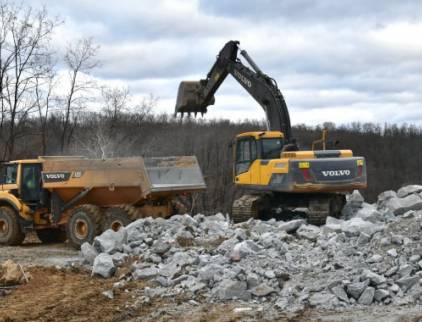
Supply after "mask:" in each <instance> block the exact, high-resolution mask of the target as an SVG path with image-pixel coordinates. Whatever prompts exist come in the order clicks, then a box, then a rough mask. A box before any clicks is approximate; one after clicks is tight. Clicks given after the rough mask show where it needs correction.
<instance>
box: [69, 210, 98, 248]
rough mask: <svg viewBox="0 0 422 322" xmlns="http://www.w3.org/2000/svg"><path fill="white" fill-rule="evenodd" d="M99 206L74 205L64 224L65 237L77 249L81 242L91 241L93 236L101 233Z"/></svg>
mask: <svg viewBox="0 0 422 322" xmlns="http://www.w3.org/2000/svg"><path fill="white" fill-rule="evenodd" d="M101 228H102V226H101V212H100V208H99V207H97V206H94V205H83V206H79V207H76V208H74V209H73V210H72V212H71V214H70V218H69V221H68V222H67V225H66V234H67V239H68V240H69V242H70V244H71V245H72V246H73V247H74V248H76V249H79V248H80V247H81V245H82V244H83V243H92V242H93V241H94V238H95V236H97V235H99V234H100V233H101Z"/></svg>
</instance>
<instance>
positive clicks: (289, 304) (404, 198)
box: [81, 185, 422, 312]
mask: <svg viewBox="0 0 422 322" xmlns="http://www.w3.org/2000/svg"><path fill="white" fill-rule="evenodd" d="M420 209H422V186H415V185H414V186H406V187H403V188H401V189H400V190H399V191H397V193H396V192H394V191H386V192H384V193H382V194H380V195H379V197H378V201H377V202H376V203H374V204H368V203H366V202H364V200H363V198H362V196H361V195H360V194H359V193H358V192H357V191H355V192H354V193H353V194H351V195H350V196H348V202H347V205H346V207H345V209H344V211H343V215H342V217H343V218H342V219H336V218H328V220H327V224H326V225H324V226H321V227H316V226H312V225H308V224H307V223H306V221H305V220H304V219H301V218H298V219H294V220H291V221H288V222H283V221H275V220H270V221H260V220H250V221H248V222H245V223H241V224H232V223H231V222H230V220H229V218H228V217H226V216H224V215H222V214H216V215H214V216H207V217H206V216H204V215H201V214H198V215H196V216H193V217H191V216H189V215H177V216H174V217H172V218H170V219H168V220H164V219H161V218H157V219H153V218H146V219H140V220H138V221H136V222H134V223H132V224H130V225H129V226H127V227H126V228H124V229H121V230H120V231H119V232H113V231H111V230H109V231H106V232H104V233H103V234H102V235H101V236H98V237H97V238H96V239H95V241H94V243H93V244H92V245H90V244H84V245H83V247H82V250H81V253H82V256H83V258H84V262H85V264H87V265H90V266H92V275H93V276H101V277H104V278H108V277H111V276H114V278H117V280H118V281H117V282H116V283H114V284H113V287H112V288H110V289H109V290H107V291H105V292H104V296H106V297H108V298H110V299H112V298H113V296H114V293H115V292H117V291H118V290H121V289H124V288H125V285H126V284H127V283H130V282H131V281H140V280H142V281H144V280H145V281H149V282H150V284H149V285H150V286H149V287H145V288H143V289H142V290H139V292H138V293H137V299H136V301H135V303H134V304H133V305H142V304H143V303H148V302H149V301H151V300H152V299H157V298H172V297H176V296H180V295H183V296H186V298H189V299H190V300H189V303H190V304H191V305H196V304H197V303H198V302H199V301H204V300H205V301H206V302H207V303H212V302H214V303H222V302H224V303H226V302H227V301H228V300H238V301H241V302H242V303H246V304H250V305H260V307H261V308H264V310H265V307H272V308H276V309H277V310H279V311H280V312H298V311H301V310H303V309H306V308H316V309H335V310H339V309H340V310H341V309H343V308H344V309H346V308H347V309H350V308H352V307H356V308H358V307H361V308H362V307H367V306H371V305H376V306H388V305H393V306H400V305H415V304H417V305H418V304H420V301H421V295H422V279H421V278H422V245H421V231H422V210H420Z"/></svg>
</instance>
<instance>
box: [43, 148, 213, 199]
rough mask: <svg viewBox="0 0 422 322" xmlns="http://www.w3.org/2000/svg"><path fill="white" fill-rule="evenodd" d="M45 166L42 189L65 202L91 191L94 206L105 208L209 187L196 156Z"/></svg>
mask: <svg viewBox="0 0 422 322" xmlns="http://www.w3.org/2000/svg"><path fill="white" fill-rule="evenodd" d="M42 163H43V172H42V180H43V187H44V188H45V189H48V190H50V191H54V192H56V193H58V194H59V195H60V197H61V199H62V200H63V201H64V202H66V201H68V200H71V199H72V198H73V197H75V196H76V195H77V194H78V193H80V192H81V191H83V190H85V189H89V190H90V191H89V199H90V200H91V202H92V203H95V204H99V205H105V204H116V203H131V204H134V203H136V202H138V201H139V200H141V199H144V198H147V197H149V196H151V195H154V194H160V195H165V194H176V193H178V194H180V193H184V192H186V193H191V192H195V191H203V190H205V188H206V185H205V182H204V178H203V176H202V172H201V169H200V167H199V165H198V161H197V159H196V157H194V156H182V157H163V158H143V157H133V158H119V159H104V160H100V159H84V158H80V159H71V160H68V159H67V160H66V159H63V160H60V159H45V160H43V162H42ZM86 198H88V197H86ZM92 199H94V200H92Z"/></svg>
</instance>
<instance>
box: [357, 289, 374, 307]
mask: <svg viewBox="0 0 422 322" xmlns="http://www.w3.org/2000/svg"><path fill="white" fill-rule="evenodd" d="M374 295H375V289H374V288H373V287H367V288H366V289H365V290H364V291H363V292H362V294H361V296H360V297H359V300H358V303H359V304H362V305H371V304H372V302H373V301H374Z"/></svg>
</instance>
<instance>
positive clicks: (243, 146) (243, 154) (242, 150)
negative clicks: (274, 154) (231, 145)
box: [236, 138, 257, 174]
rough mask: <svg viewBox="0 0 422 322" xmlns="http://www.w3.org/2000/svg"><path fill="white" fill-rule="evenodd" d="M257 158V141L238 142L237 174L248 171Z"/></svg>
mask: <svg viewBox="0 0 422 322" xmlns="http://www.w3.org/2000/svg"><path fill="white" fill-rule="evenodd" d="M256 158H257V148H256V141H255V140H254V139H253V138H242V139H240V140H238V141H237V145H236V174H239V173H243V172H246V171H248V169H249V166H250V165H251V163H252V162H253V161H254V160H256Z"/></svg>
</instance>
